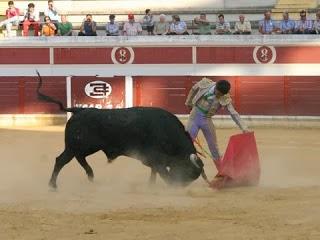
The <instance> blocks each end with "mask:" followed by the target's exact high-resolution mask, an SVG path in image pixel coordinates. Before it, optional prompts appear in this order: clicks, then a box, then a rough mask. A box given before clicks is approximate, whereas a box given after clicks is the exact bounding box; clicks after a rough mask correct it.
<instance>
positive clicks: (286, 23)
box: [278, 11, 296, 34]
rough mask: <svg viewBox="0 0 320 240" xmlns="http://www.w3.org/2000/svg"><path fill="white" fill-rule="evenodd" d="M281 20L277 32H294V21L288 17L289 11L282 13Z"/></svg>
mask: <svg viewBox="0 0 320 240" xmlns="http://www.w3.org/2000/svg"><path fill="white" fill-rule="evenodd" d="M282 16H283V20H282V21H281V22H280V24H279V27H278V32H279V33H282V34H290V33H293V32H294V29H295V25H296V24H295V22H294V21H293V20H291V19H289V13H288V12H287V11H285V12H283V14H282Z"/></svg>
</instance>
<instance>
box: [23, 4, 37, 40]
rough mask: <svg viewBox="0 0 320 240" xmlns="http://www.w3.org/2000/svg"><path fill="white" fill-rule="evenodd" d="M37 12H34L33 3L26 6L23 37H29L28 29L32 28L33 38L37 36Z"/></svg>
mask: <svg viewBox="0 0 320 240" xmlns="http://www.w3.org/2000/svg"><path fill="white" fill-rule="evenodd" d="M39 19H40V18H39V11H37V10H35V6H34V4H33V3H29V4H28V9H27V10H26V11H25V14H24V20H23V36H28V35H29V27H30V26H33V29H34V36H39V27H40V23H39Z"/></svg>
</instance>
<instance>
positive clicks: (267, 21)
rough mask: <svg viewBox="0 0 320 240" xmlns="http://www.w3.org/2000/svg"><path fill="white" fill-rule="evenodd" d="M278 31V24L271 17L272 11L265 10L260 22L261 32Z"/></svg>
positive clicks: (270, 32)
mask: <svg viewBox="0 0 320 240" xmlns="http://www.w3.org/2000/svg"><path fill="white" fill-rule="evenodd" d="M275 31H276V25H275V24H274V22H273V20H272V19H271V11H270V10H266V11H265V12H264V18H263V19H262V20H261V21H260V22H259V32H260V33H261V34H272V33H273V32H275Z"/></svg>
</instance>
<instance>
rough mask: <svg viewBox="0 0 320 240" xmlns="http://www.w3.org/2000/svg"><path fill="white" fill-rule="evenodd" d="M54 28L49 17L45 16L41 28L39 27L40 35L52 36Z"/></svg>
mask: <svg viewBox="0 0 320 240" xmlns="http://www.w3.org/2000/svg"><path fill="white" fill-rule="evenodd" d="M56 30H57V28H56V26H55V25H54V24H53V22H52V21H51V19H50V17H48V16H45V17H44V24H43V25H42V29H41V35H42V36H46V37H50V36H54V35H55V33H56Z"/></svg>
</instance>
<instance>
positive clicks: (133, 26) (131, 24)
mask: <svg viewBox="0 0 320 240" xmlns="http://www.w3.org/2000/svg"><path fill="white" fill-rule="evenodd" d="M128 20H129V21H128V22H126V23H125V24H124V25H123V35H126V36H137V35H141V34H142V27H141V24H140V23H138V22H135V20H134V15H133V14H128Z"/></svg>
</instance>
